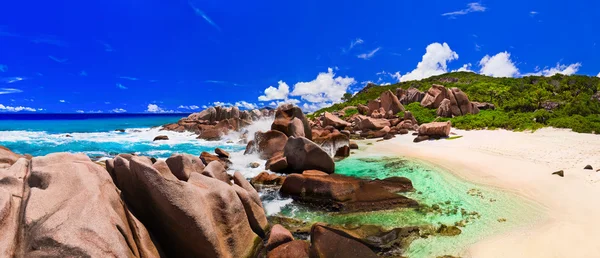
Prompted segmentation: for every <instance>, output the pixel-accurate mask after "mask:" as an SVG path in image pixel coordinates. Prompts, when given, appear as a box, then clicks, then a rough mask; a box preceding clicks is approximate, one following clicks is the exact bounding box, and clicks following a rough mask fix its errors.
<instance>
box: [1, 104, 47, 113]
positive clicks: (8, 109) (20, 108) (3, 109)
mask: <svg viewBox="0 0 600 258" xmlns="http://www.w3.org/2000/svg"><path fill="white" fill-rule="evenodd" d="M40 110H41V109H40ZM20 111H29V112H35V111H36V110H35V108H30V107H23V106H18V107H11V106H5V105H2V104H0V112H20Z"/></svg>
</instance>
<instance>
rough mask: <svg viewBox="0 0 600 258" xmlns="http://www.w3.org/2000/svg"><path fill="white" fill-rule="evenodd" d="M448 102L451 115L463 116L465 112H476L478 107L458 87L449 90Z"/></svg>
mask: <svg viewBox="0 0 600 258" xmlns="http://www.w3.org/2000/svg"><path fill="white" fill-rule="evenodd" d="M448 95H449V98H450V102H451V103H450V104H451V110H452V115H453V116H464V115H467V114H478V113H479V109H478V108H477V106H476V105H475V104H473V103H471V101H469V97H467V94H465V93H464V92H462V91H461V90H460V89H459V88H452V89H451V90H450V94H448Z"/></svg>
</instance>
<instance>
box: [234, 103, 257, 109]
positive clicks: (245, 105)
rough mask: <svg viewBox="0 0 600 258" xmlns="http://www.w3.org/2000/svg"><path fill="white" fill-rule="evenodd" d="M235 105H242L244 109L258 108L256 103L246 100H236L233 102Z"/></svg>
mask: <svg viewBox="0 0 600 258" xmlns="http://www.w3.org/2000/svg"><path fill="white" fill-rule="evenodd" d="M235 106H236V107H242V108H245V109H256V108H258V106H257V105H256V104H254V103H248V102H246V101H238V102H236V103H235Z"/></svg>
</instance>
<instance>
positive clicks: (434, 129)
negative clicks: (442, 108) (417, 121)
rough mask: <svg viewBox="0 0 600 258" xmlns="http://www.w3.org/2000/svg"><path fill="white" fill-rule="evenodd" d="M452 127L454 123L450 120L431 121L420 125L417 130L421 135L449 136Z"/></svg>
mask: <svg viewBox="0 0 600 258" xmlns="http://www.w3.org/2000/svg"><path fill="white" fill-rule="evenodd" d="M450 129H452V123H451V122H450V121H448V122H431V123H427V124H422V125H421V126H419V129H418V130H417V132H418V133H419V135H427V136H432V137H435V136H437V137H448V135H450Z"/></svg>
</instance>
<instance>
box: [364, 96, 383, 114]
mask: <svg viewBox="0 0 600 258" xmlns="http://www.w3.org/2000/svg"><path fill="white" fill-rule="evenodd" d="M367 107H368V108H369V113H367V115H368V116H370V115H371V114H373V112H375V111H376V110H379V108H380V107H381V100H379V99H373V100H369V103H368V104H367Z"/></svg>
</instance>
